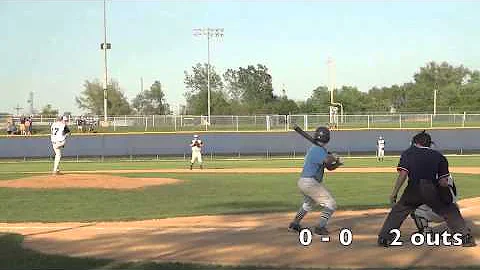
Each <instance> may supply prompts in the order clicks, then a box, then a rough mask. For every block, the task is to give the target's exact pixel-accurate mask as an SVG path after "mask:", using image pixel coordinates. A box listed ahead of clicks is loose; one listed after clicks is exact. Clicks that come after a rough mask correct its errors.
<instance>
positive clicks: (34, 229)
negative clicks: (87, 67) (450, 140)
mask: <svg viewBox="0 0 480 270" xmlns="http://www.w3.org/2000/svg"><path fill="white" fill-rule="evenodd" d="M460 205H461V207H462V213H463V214H464V216H465V217H466V218H467V219H469V220H470V221H469V222H470V224H471V225H472V227H473V232H474V234H475V235H476V236H477V237H478V236H479V234H480V211H479V210H480V198H474V199H468V200H463V201H461V202H460ZM386 213H387V210H385V209H376V210H368V211H339V212H337V213H335V215H334V217H333V218H332V222H331V224H330V230H331V241H330V242H328V243H327V242H324V243H322V242H321V241H320V239H319V238H317V237H314V239H313V242H312V245H310V246H308V247H303V246H301V245H300V244H299V242H298V238H297V235H296V234H292V233H289V232H287V230H286V226H287V224H288V222H289V221H290V219H291V218H292V216H293V215H294V213H289V214H255V215H226V216H199V217H183V218H171V219H161V220H149V221H134V222H111V223H105V222H98V223H21V224H15V223H13V224H10V223H9V224H1V223H0V231H4V232H15V233H21V234H23V235H25V242H24V245H25V247H27V248H31V249H34V250H38V251H41V252H44V253H48V254H63V255H69V256H76V257H77V256H78V257H84V256H91V257H97V258H110V259H114V260H118V261H132V260H133V261H138V260H146V261H177V262H194V263H215V264H231V265H239V264H248V265H272V266H292V267H325V268H327V267H330V268H333V267H348V268H364V267H372V268H373V267H375V268H383V267H392V268H393V267H414V266H432V265H434V266H439V265H441V266H443V267H456V266H462V265H464V266H468V265H470V266H471V265H480V247H475V248H462V247H427V246H420V247H415V246H413V245H412V244H411V243H410V240H409V234H410V233H412V232H414V225H413V222H411V220H409V219H408V220H407V221H406V222H405V223H404V225H403V227H402V238H401V240H402V241H403V242H404V246H401V247H391V248H388V249H387V248H382V247H378V246H376V234H377V232H378V230H379V228H380V226H381V224H382V221H383V219H384V218H385V214H386ZM317 218H318V214H312V215H310V216H308V217H307V218H306V224H314V222H315V220H316V219H317ZM344 227H345V228H349V229H350V230H351V231H352V234H353V242H352V244H351V245H350V246H343V245H342V244H341V243H340V242H339V239H338V237H339V230H340V228H344ZM441 229H443V228H442V227H441V226H440V227H436V230H441ZM477 239H478V238H477Z"/></svg>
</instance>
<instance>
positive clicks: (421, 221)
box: [410, 175, 458, 234]
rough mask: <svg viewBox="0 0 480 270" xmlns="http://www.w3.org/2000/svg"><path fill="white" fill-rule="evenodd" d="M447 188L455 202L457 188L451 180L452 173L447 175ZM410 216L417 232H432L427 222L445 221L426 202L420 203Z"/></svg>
mask: <svg viewBox="0 0 480 270" xmlns="http://www.w3.org/2000/svg"><path fill="white" fill-rule="evenodd" d="M448 189H449V192H450V194H451V196H452V202H453V203H454V204H457V188H456V187H455V182H454V181H453V177H452V175H450V176H449V177H448ZM457 207H458V206H457ZM410 217H411V218H412V219H413V221H414V222H415V225H416V226H417V229H418V232H419V233H422V234H423V233H432V232H433V230H432V228H431V227H430V226H428V225H429V222H436V223H441V222H444V221H445V218H443V217H441V216H440V215H438V214H436V213H435V212H434V211H433V209H432V208H430V207H429V206H428V205H426V204H422V205H420V206H419V207H418V208H417V209H416V210H415V211H414V212H412V213H411V214H410Z"/></svg>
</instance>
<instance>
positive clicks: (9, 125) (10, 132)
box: [5, 118, 17, 135]
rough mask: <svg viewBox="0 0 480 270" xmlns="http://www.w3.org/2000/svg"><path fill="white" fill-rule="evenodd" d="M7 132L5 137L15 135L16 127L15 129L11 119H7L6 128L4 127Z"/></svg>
mask: <svg viewBox="0 0 480 270" xmlns="http://www.w3.org/2000/svg"><path fill="white" fill-rule="evenodd" d="M5 129H6V131H7V135H15V132H16V131H17V127H15V123H14V122H13V119H11V118H10V119H8V120H7V126H6V127H5Z"/></svg>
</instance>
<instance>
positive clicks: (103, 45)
mask: <svg viewBox="0 0 480 270" xmlns="http://www.w3.org/2000/svg"><path fill="white" fill-rule="evenodd" d="M111 48H112V44H111V43H107V3H106V0H103V43H101V44H100V49H101V50H103V67H104V73H103V75H104V78H103V121H104V123H105V125H106V124H107V123H108V122H107V116H108V114H107V85H108V69H107V50H110V49H111Z"/></svg>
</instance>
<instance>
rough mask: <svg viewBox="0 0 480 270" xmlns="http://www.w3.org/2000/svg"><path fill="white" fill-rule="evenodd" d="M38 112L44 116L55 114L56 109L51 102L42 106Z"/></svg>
mask: <svg viewBox="0 0 480 270" xmlns="http://www.w3.org/2000/svg"><path fill="white" fill-rule="evenodd" d="M40 114H41V115H44V116H57V115H58V109H54V108H53V106H52V104H47V105H45V106H44V107H43V108H42V111H41V112H40Z"/></svg>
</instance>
